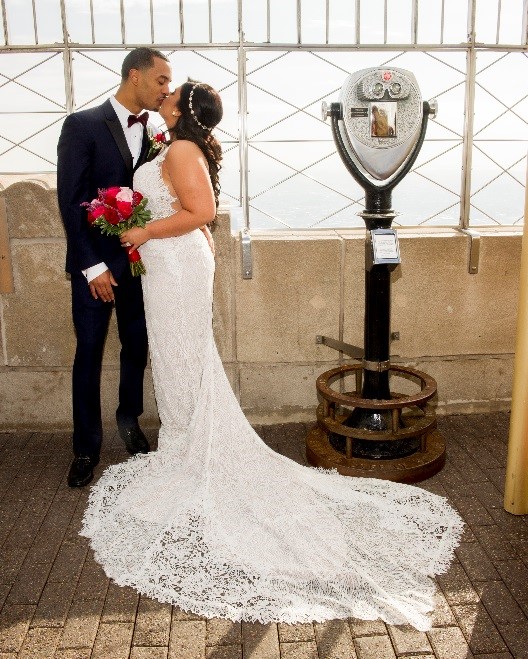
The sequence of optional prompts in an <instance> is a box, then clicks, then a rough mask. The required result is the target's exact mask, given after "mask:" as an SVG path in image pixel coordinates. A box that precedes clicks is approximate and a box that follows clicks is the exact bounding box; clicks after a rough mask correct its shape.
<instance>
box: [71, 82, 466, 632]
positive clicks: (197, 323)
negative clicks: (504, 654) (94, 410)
mask: <svg viewBox="0 0 528 659" xmlns="http://www.w3.org/2000/svg"><path fill="white" fill-rule="evenodd" d="M160 114H161V115H162V117H163V119H164V120H165V123H166V125H167V126H168V128H169V133H170V136H171V138H172V142H171V144H170V146H168V147H164V148H163V149H162V150H161V152H160V153H159V155H158V156H157V157H156V158H155V159H154V160H152V161H151V162H148V163H146V164H145V165H143V166H142V167H140V168H139V169H138V171H137V173H136V175H135V178H134V187H135V189H136V190H139V191H140V192H141V193H142V194H143V195H144V196H145V197H147V198H148V207H149V209H150V211H151V213H152V218H153V219H152V220H151V221H150V222H149V224H148V225H147V226H146V228H145V229H140V228H134V229H131V230H130V231H127V232H126V233H125V234H123V236H122V239H121V240H122V242H123V243H130V244H131V245H132V246H133V247H135V248H138V247H139V248H140V252H141V257H142V259H143V261H144V263H145V267H146V270H147V274H146V275H144V276H143V279H142V284H143V295H144V300H145V313H146V319H147V328H148V337H149V346H150V355H151V363H152V374H153V379H154V386H155V394H156V400H157V405H158V411H159V416H160V420H161V428H160V432H159V441H158V450H157V451H156V452H153V453H148V454H146V455H143V454H139V455H136V456H134V457H132V458H130V459H129V460H128V461H127V462H125V463H123V464H119V465H113V466H111V467H109V468H108V469H107V470H106V471H105V472H104V473H103V475H102V476H101V478H100V479H99V481H98V483H97V484H96V485H95V486H94V487H93V488H92V490H91V493H90V500H89V504H88V508H87V510H86V513H85V515H84V520H83V529H82V532H81V533H82V535H85V536H87V537H89V538H90V539H91V545H92V547H93V549H94V552H95V558H96V559H97V560H98V561H99V562H100V563H101V565H102V566H103V568H104V570H105V572H106V574H107V575H108V576H109V577H111V578H112V579H114V580H115V581H116V583H118V584H120V585H123V586H125V585H127V586H132V587H133V588H135V589H137V590H138V591H139V592H141V593H143V594H146V595H148V596H150V597H153V598H155V599H157V600H159V601H161V602H170V603H172V604H175V605H177V606H179V607H181V608H182V609H185V610H189V611H193V612H194V613H197V614H200V615H203V616H206V617H209V618H211V617H222V618H229V619H231V620H233V621H239V620H247V621H260V622H262V623H267V622H288V623H294V622H311V621H323V620H328V619H335V618H348V617H357V618H362V619H366V620H374V619H376V618H381V619H382V620H384V621H385V622H387V623H392V624H403V623H410V624H411V625H414V627H416V628H417V629H419V630H427V629H429V628H430V624H431V623H430V619H429V616H428V615H427V613H428V612H429V611H431V610H432V608H433V595H434V589H435V587H434V582H433V580H432V579H431V577H432V576H434V575H435V574H439V573H441V572H444V571H445V570H446V569H447V567H448V566H449V563H450V561H451V559H452V556H453V551H454V548H455V546H456V545H457V544H458V541H459V537H460V534H461V531H462V521H461V519H460V518H459V516H458V515H457V513H456V512H455V511H453V509H452V508H450V506H449V505H448V504H447V502H446V501H445V499H443V498H442V497H439V496H436V495H434V494H430V493H429V492H426V491H424V490H422V489H420V488H418V487H413V486H410V485H402V484H399V483H392V482H388V481H382V480H377V479H366V478H350V477H345V476H341V475H339V474H337V473H333V472H323V471H321V470H318V469H312V468H308V467H305V466H302V465H299V464H297V463H296V462H293V461H291V460H289V459H288V458H285V457H284V456H281V455H279V454H277V453H275V452H274V451H272V450H271V449H270V448H268V446H266V444H264V443H263V442H262V440H261V439H260V438H259V437H258V435H257V434H256V433H255V432H254V430H253V429H252V428H251V426H250V425H249V423H248V421H247V420H246V418H245V417H244V415H243V413H242V410H241V409H240V407H239V405H238V402H237V400H236V398H235V396H234V394H233V392H232V390H231V387H230V385H229V382H228V380H227V378H226V375H225V373H224V370H223V367H222V363H221V361H220V358H219V355H218V352H217V350H216V346H215V344H214V340H213V331H212V292H213V276H214V256H213V251H214V247H213V243H212V239H211V236H210V234H209V231H208V229H207V227H206V224H207V223H208V222H210V221H211V220H212V219H213V218H214V216H215V214H216V207H217V205H218V193H219V184H218V170H219V163H220V160H221V148H220V145H219V144H218V142H217V141H216V139H215V138H214V137H213V135H212V134H211V130H212V129H213V128H214V127H215V126H216V124H217V123H218V122H219V121H220V120H221V118H222V106H221V101H220V98H219V96H218V94H217V93H216V92H215V91H214V90H213V89H212V88H211V87H209V86H208V85H206V84H203V83H196V82H186V83H184V84H183V85H182V86H181V87H179V88H178V89H176V91H175V92H173V93H172V94H171V95H170V96H169V97H168V98H167V99H166V100H165V101H164V102H163V105H162V106H161V109H160Z"/></svg>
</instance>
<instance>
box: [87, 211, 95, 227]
mask: <svg viewBox="0 0 528 659" xmlns="http://www.w3.org/2000/svg"><path fill="white" fill-rule="evenodd" d="M88 222H90V224H93V223H94V222H95V216H94V214H93V213H91V212H90V211H88Z"/></svg>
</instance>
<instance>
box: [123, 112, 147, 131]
mask: <svg viewBox="0 0 528 659" xmlns="http://www.w3.org/2000/svg"><path fill="white" fill-rule="evenodd" d="M148 118H149V113H148V112H143V114H140V115H139V117H136V115H135V114H131V115H130V116H129V117H128V127H129V128H130V126H133V125H134V124H135V123H137V122H139V123H140V124H143V127H145V126H146V125H147V121H148Z"/></svg>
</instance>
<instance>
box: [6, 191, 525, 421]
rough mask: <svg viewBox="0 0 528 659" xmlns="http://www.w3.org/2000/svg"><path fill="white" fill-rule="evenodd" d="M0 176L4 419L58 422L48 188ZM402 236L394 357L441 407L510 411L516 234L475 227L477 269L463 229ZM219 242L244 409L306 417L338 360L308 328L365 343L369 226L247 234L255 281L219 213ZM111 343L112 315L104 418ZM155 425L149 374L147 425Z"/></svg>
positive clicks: (59, 269)
mask: <svg viewBox="0 0 528 659" xmlns="http://www.w3.org/2000/svg"><path fill="white" fill-rule="evenodd" d="M2 183H4V189H3V190H1V191H0V197H4V198H5V202H6V208H7V223H8V232H9V246H10V252H11V259H12V271H13V277H14V292H12V293H4V294H1V295H0V337H1V348H2V355H1V362H0V429H4V430H5V429H11V428H13V429H14V428H36V429H50V428H64V429H66V428H69V427H70V416H71V403H70V374H71V363H72V359H73V353H74V346H75V342H74V333H73V327H72V322H71V313H70V290H69V282H68V280H67V278H66V275H65V273H64V270H63V264H64V253H65V240H64V233H63V229H62V225H61V222H60V217H59V213H58V210H57V202H56V193H55V190H54V189H53V187H51V185H52V182H51V185H49V183H50V182H49V181H48V182H46V181H43V182H17V183H12V184H6V182H5V181H3V182H2V181H0V186H1V185H2ZM8 183H9V182H8ZM399 239H400V249H401V256H402V265H401V266H399V267H398V268H397V269H396V270H395V271H394V273H393V276H392V280H393V288H392V331H397V332H399V336H400V339H399V341H395V342H394V343H393V348H392V352H393V353H394V354H397V355H399V356H400V357H398V358H396V359H395V361H397V362H401V363H405V364H408V365H410V366H414V367H416V368H418V369H420V370H423V371H426V372H427V373H429V374H430V375H432V376H433V377H434V378H436V379H437V381H438V398H437V400H436V403H437V406H438V412H439V413H453V412H471V411H488V410H497V409H507V408H508V407H509V403H510V396H511V381H512V367H513V354H512V353H513V349H514V335H515V321H516V306H517V294H518V276H519V263H520V248H521V232H520V230H511V231H506V230H496V229H490V230H486V231H483V232H482V238H481V250H480V261H479V271H478V274H474V275H470V274H468V253H469V238H468V237H467V236H466V235H464V234H462V233H460V232H458V231H455V230H448V229H437V230H431V229H423V230H422V229H420V230H419V231H418V230H400V231H399ZM215 240H216V243H217V277H216V283H215V313H214V324H215V336H216V339H217V343H218V346H219V350H220V354H221V356H222V359H223V360H224V364H225V366H226V370H227V372H228V375H229V378H230V380H231V382H232V384H233V387H234V389H235V391H236V392H237V394H238V395H239V397H240V401H241V404H242V406H243V408H244V409H245V410H246V412H247V414H248V416H249V417H250V419H251V420H252V421H254V422H259V423H277V422H285V421H291V420H313V419H314V408H315V405H316V402H317V399H316V393H315V379H316V377H317V376H318V375H319V374H320V373H321V372H323V371H325V370H327V369H329V368H332V367H333V366H335V365H337V364H338V363H339V361H338V353H337V352H335V351H334V350H331V349H330V348H328V347H326V346H322V345H316V342H315V336H316V335H318V334H324V335H327V336H330V337H333V338H338V339H339V338H340V339H342V340H344V341H346V342H349V343H355V344H357V345H362V341H363V338H362V337H363V308H364V284H363V277H364V274H363V270H364V232H363V231H358V230H350V231H346V230H343V231H332V230H324V231H317V232H316V231H312V232H310V231H302V232H273V233H269V232H267V233H260V234H258V233H252V251H253V278H252V279H251V280H244V279H242V277H241V274H240V273H241V263H240V260H241V258H240V245H239V241H238V238H237V237H236V236H232V235H231V233H230V230H229V219H228V217H227V215H223V216H221V218H220V221H219V228H218V229H217V231H216V233H215ZM118 349H119V347H118V341H117V332H116V327H115V323H113V324H112V326H111V329H110V332H109V336H108V341H107V346H106V352H105V359H104V377H103V414H104V419H105V422H107V423H113V418H114V410H115V407H116V400H117V380H118ZM403 384H404V385H405V386H408V384H407V383H405V382H404V383H403ZM395 388H396V389H400V390H404V389H401V388H400V385H399V384H398V386H397V387H395ZM156 423H157V415H156V406H155V401H154V397H153V392H152V384H151V378H150V373H149V374H148V377H147V385H146V411H145V424H146V425H154V424H156Z"/></svg>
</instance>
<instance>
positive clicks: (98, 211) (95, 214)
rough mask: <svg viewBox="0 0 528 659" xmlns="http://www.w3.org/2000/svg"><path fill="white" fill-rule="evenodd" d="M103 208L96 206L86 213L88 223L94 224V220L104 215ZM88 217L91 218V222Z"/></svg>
mask: <svg viewBox="0 0 528 659" xmlns="http://www.w3.org/2000/svg"><path fill="white" fill-rule="evenodd" d="M105 211H106V209H105V207H104V206H96V207H95V208H94V209H93V211H91V212H89V213H88V221H91V222H95V220H96V219H97V218H98V217H101V215H104V214H105ZM90 215H91V216H92V218H93V220H90Z"/></svg>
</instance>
